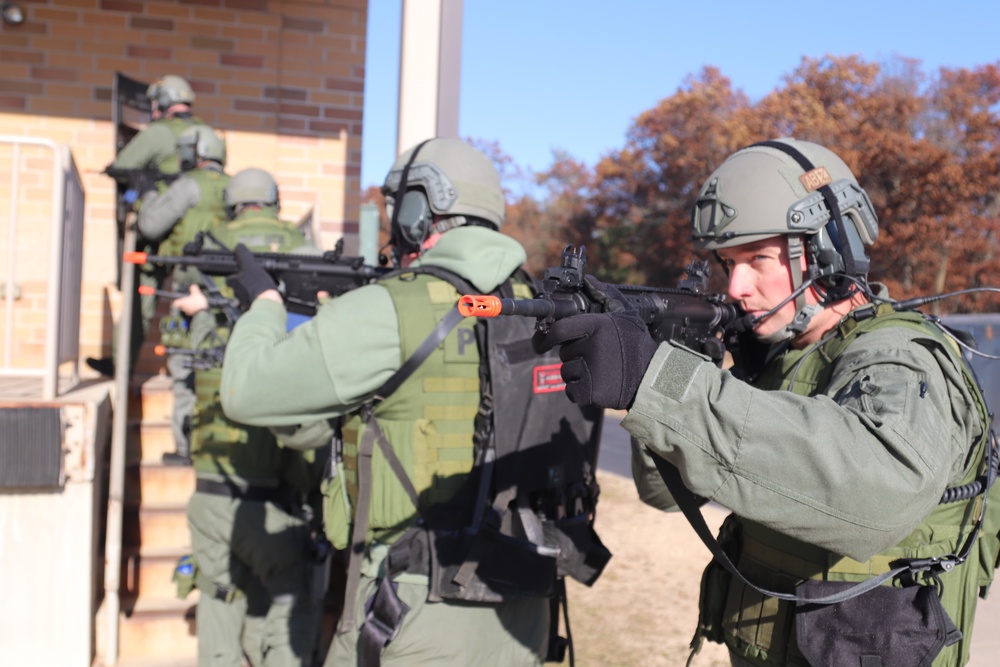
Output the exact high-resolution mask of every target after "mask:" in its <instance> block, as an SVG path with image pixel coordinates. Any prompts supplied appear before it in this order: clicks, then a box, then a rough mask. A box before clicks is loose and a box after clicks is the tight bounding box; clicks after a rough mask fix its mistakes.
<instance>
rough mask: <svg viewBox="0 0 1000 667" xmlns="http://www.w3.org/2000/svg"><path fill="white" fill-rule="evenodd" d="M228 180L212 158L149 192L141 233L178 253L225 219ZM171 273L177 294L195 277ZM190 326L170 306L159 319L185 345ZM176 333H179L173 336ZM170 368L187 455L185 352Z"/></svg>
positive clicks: (189, 380)
mask: <svg viewBox="0 0 1000 667" xmlns="http://www.w3.org/2000/svg"><path fill="white" fill-rule="evenodd" d="M227 183H229V176H228V175H226V174H225V173H223V171H222V166H221V165H219V164H218V163H215V162H209V163H208V164H207V165H206V166H204V167H200V168H198V169H193V170H191V171H189V172H187V173H186V174H184V175H183V176H181V177H180V178H178V179H177V180H176V181H174V182H173V183H171V184H170V187H168V188H167V189H166V191H165V192H163V193H162V194H159V193H149V194H148V195H147V196H146V197H144V198H143V204H142V207H141V208H140V209H139V216H138V222H137V224H138V227H139V232H140V233H141V234H142V235H143V236H144V237H145V238H147V239H149V240H150V241H154V242H157V243H159V250H158V251H157V252H158V253H159V254H161V255H180V254H181V253H182V251H183V250H184V245H185V244H186V243H188V242H189V241H193V240H194V238H195V236H196V235H197V234H198V233H199V232H205V231H208V230H210V229H212V228H213V227H215V226H216V225H219V224H221V223H223V222H225V221H226V219H227V216H226V208H225V205H224V203H223V194H224V192H225V188H226V184H227ZM172 277H173V286H174V289H175V290H176V291H178V292H186V291H187V290H188V287H189V286H190V285H191V284H192V283H194V282H196V280H197V278H196V277H195V276H193V275H191V273H190V272H189V271H184V270H177V269H175V270H174V272H173V276H172ZM188 324H189V322H188V319H187V318H186V317H185V316H184V315H182V314H181V313H179V312H176V311H175V310H171V313H170V316H169V317H166V318H163V319H161V320H160V332H161V340H162V342H163V344H164V345H167V346H169V347H187V346H188V345H189V341H188V340H187V336H185V335H183V332H184V331H186V330H187V327H188ZM175 332H177V333H179V334H180V335H172V334H174V333H175ZM167 370H168V371H169V372H170V377H171V379H172V380H173V389H174V411H173V415H172V418H171V422H172V426H173V431H174V442H175V443H176V444H177V448H176V451H177V452H178V453H179V454H184V453H186V452H189V451H190V445H189V443H188V433H187V431H188V428H186V426H187V425H189V424H190V419H191V411H192V410H193V409H194V402H195V396H194V376H193V375H192V374H191V369H190V368H189V367H188V366H187V364H186V359H185V356H184V355H170V356H168V357H167Z"/></svg>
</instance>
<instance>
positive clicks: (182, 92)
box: [86, 74, 211, 376]
mask: <svg viewBox="0 0 1000 667" xmlns="http://www.w3.org/2000/svg"><path fill="white" fill-rule="evenodd" d="M146 97H147V98H148V99H149V101H150V104H151V106H152V112H151V117H152V120H151V122H150V123H149V124H148V125H147V126H146V127H145V128H143V129H142V130H141V131H140V132H139V133H138V134H136V135H135V136H134V137H133V138H132V140H131V141H129V142H128V144H126V145H125V146H124V147H122V149H121V150H120V151H119V152H118V154H117V155H116V156H115V159H114V162H112V163H111V167H113V168H115V169H149V170H154V171H158V172H160V173H161V174H178V173H180V171H181V164H180V159H179V157H178V154H177V142H178V139H179V138H180V136H181V134H182V133H183V132H184V131H185V130H186V129H188V128H189V127H202V128H205V129H206V130H208V131H211V128H209V127H208V126H207V125H205V123H204V122H203V121H202V120H201V119H200V118H198V117H197V116H195V115H193V114H192V112H191V105H192V104H193V103H194V98H195V95H194V91H193V90H192V89H191V84H189V83H188V82H187V81H186V80H185V79H183V78H182V77H179V76H177V75H174V74H167V75H166V76H163V77H160V78H159V79H157V80H156V81H154V82H153V83H151V84H150V85H149V88H148V89H147V90H146ZM164 188H165V186H164V185H163V183H162V181H161V182H159V184H158V185H157V187H156V188H155V190H154V191H161V190H163V189H164ZM144 194H146V193H144V192H135V191H129V192H127V193H126V201H128V202H129V203H132V202H135V204H134V206H135V207H136V208H137V209H138V208H139V205H140V204H141V202H140V201H138V200H139V198H141V197H142V196H143V195H144ZM137 279H138V283H139V284H140V285H144V286H146V287H151V288H158V287H159V286H160V283H161V282H162V276H161V275H159V274H158V273H157V272H156V271H155V270H152V269H151V268H148V267H146V268H144V269H143V270H140V271H138V272H137ZM138 301H139V313H138V318H136V319H137V320H138V321H137V322H136V324H139V325H140V327H141V329H140V330H139V331H134V333H133V335H132V339H131V342H132V349H131V350H130V354H131V357H130V359H131V361H132V363H134V362H135V358H136V356H137V355H138V352H139V349H140V347H141V346H142V341H143V340H144V339H145V337H146V332H147V331H149V323H150V322H151V321H152V320H153V316H154V315H155V314H156V299H155V297H151V296H145V295H143V296H141V297H139V299H138ZM112 348H113V357H114V358H113V359H108V358H105V359H94V358H88V359H87V360H86V361H87V365H88V366H90V367H91V368H93V369H94V370H96V371H98V372H99V373H101V374H103V375H108V376H113V375H114V374H115V363H116V361H115V360H116V359H117V357H118V346H117V340H113V341H112Z"/></svg>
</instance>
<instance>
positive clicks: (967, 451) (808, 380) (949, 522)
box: [622, 314, 997, 667]
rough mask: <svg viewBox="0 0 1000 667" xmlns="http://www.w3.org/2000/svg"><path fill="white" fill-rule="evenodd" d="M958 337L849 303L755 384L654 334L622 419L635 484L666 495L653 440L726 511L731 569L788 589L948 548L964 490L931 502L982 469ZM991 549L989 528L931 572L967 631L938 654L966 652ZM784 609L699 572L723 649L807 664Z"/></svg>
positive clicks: (712, 633) (706, 629)
mask: <svg viewBox="0 0 1000 667" xmlns="http://www.w3.org/2000/svg"><path fill="white" fill-rule="evenodd" d="M881 317H895V318H899V317H900V316H898V315H896V316H893V315H891V314H886V315H884V316H883V315H880V317H879V318H874V319H875V320H879V319H880V318H881ZM918 321H919V320H918ZM859 332H860V333H859ZM956 349H957V348H955V347H954V346H953V345H952V344H950V343H949V342H947V341H945V340H944V339H943V337H942V336H941V334H940V333H939V332H936V331H934V330H932V328H931V327H929V326H928V325H926V324H922V323H921V324H918V325H913V326H910V325H907V324H906V323H905V322H901V321H900V320H894V321H892V322H890V323H889V325H888V326H886V325H878V326H875V325H874V324H872V323H869V324H864V325H862V327H859V326H858V321H856V320H855V319H854V318H853V317H847V318H845V319H844V320H842V321H841V324H840V325H839V326H838V327H837V328H836V330H835V335H833V337H832V338H830V339H824V341H821V342H820V343H818V344H816V345H813V346H810V347H809V348H807V349H805V350H793V349H787V350H785V351H784V352H783V353H782V354H779V355H777V356H776V358H774V359H773V360H772V361H771V362H770V363H769V364H768V366H767V367H766V368H765V370H764V372H763V373H762V375H761V377H760V378H759V379H758V380H757V381H756V386H751V385H749V384H747V383H745V382H742V381H740V380H737V379H736V378H734V377H733V376H732V375H730V374H729V373H728V372H727V371H723V370H720V369H718V368H716V367H715V366H714V365H713V364H711V363H708V362H707V361H706V360H705V359H704V358H702V357H701V356H699V355H697V354H695V353H693V352H691V351H689V350H687V349H685V348H683V347H681V346H678V345H675V344H673V343H666V344H663V345H661V346H660V348H659V350H658V351H657V353H656V355H655V356H654V358H653V360H652V362H651V363H650V365H649V367H648V369H647V371H646V374H645V376H644V377H643V380H642V383H641V385H640V388H639V391H638V394H637V396H636V399H635V402H634V404H633V406H632V408H631V410H630V411H629V414H628V416H627V417H626V418H625V419H624V420H623V421H622V425H623V426H624V427H625V428H626V429H627V430H628V431H629V432H630V433H631V434H632V435H633V437H634V439H633V446H634V451H633V474H634V478H635V481H636V485H637V487H638V489H639V494H640V497H641V498H642V499H643V500H644V501H645V502H647V503H649V504H651V505H653V506H655V507H659V508H661V509H672V506H673V500H672V498H671V497H670V494H669V493H668V492H666V490H665V488H664V485H663V482H662V479H661V478H660V477H659V475H658V473H656V471H655V469H654V468H653V465H652V460H651V459H650V454H649V451H651V452H653V453H654V454H656V455H659V456H662V457H663V458H665V459H666V460H668V461H670V462H672V463H674V464H676V465H677V466H678V467H679V468H680V470H681V474H682V477H683V480H684V483H685V485H686V486H687V487H688V488H689V489H690V490H691V491H692V492H693V493H695V494H697V495H699V496H702V497H704V498H707V499H710V500H714V501H715V502H718V503H719V504H721V505H723V506H725V507H727V508H729V509H731V510H732V511H733V515H732V516H731V517H730V518H729V519H728V520H727V521H726V523H725V525H724V527H723V529H722V531H721V533H720V542H722V543H723V544H724V545H725V546H726V547H727V548H728V549H732V550H733V551H734V553H735V554H737V558H735V559H734V561H735V562H737V563H738V565H739V567H740V570H741V572H743V573H744V575H745V576H747V578H748V579H750V581H753V582H755V583H757V584H758V585H760V586H762V587H764V588H770V589H772V590H775V589H777V590H780V591H782V592H786V593H790V592H793V589H794V586H795V584H796V583H798V582H799V581H801V580H803V579H806V578H819V579H829V580H838V581H861V580H864V579H867V578H869V577H870V576H872V575H873V574H878V573H881V572H885V571H888V569H889V565H888V562H889V561H890V560H892V559H894V558H900V557H903V556H906V557H925V556H929V555H935V556H939V555H943V554H947V553H958V551H959V549H960V547H961V545H962V542H963V540H962V536H963V535H967V531H968V529H969V528H970V527H971V522H970V521H968V520H964V521H963V512H964V511H965V510H967V509H968V508H969V507H971V506H972V505H970V503H968V502H967V503H954V504H952V505H941V506H939V504H938V501H939V500H940V499H941V497H942V492H943V491H944V490H945V488H946V487H952V486H957V485H960V484H964V483H967V482H968V481H970V478H971V476H974V475H975V474H976V473H977V470H978V468H977V466H978V465H979V464H980V463H981V460H982V454H981V452H982V450H981V449H978V448H977V447H979V446H981V443H982V439H983V435H984V420H983V415H982V414H981V412H980V409H981V407H982V401H981V400H978V399H977V396H978V392H976V391H975V390H970V388H969V387H968V386H967V382H966V378H965V376H963V373H962V368H961V360H960V357H959V355H958V354H957V352H956ZM644 448H648V450H649V451H645V449H644ZM971 502H972V503H975V502H978V500H976V501H971ZM962 531H966V532H962ZM994 532H995V531H994ZM996 549H997V546H996V539H995V536H989V535H987V536H984V537H983V539H981V540H980V541H979V543H978V545H977V547H976V549H974V550H973V553H972V555H971V556H970V558H969V561H968V562H967V563H966V564H965V565H962V566H959V567H958V568H956V569H955V570H953V571H951V572H946V573H943V574H942V575H941V576H940V582H941V588H942V603H943V605H944V608H945V610H946V611H947V612H948V614H949V616H951V618H952V619H953V620H954V622H955V623H956V624H957V625H958V626H959V628H960V629H961V630H962V632H963V633H964V634H965V638H964V640H962V641H961V642H959V643H957V644H954V645H952V646H949V647H946V648H945V649H944V650H943V651H942V653H941V654H940V655H939V657H938V659H937V660H935V662H934V665H935V667H944V666H946V665H948V666H952V665H961V664H964V663H965V661H966V660H967V658H968V650H969V640H970V639H971V635H972V621H973V617H974V612H975V595H976V593H977V592H978V590H979V586H980V585H987V584H988V583H989V579H991V578H992V565H993V563H994V562H995V558H996ZM980 559H982V560H983V562H989V564H990V565H989V568H988V571H989V574H988V575H983V572H984V571H985V570H983V571H981V570H980ZM791 614H792V605H791V603H788V602H784V601H779V600H776V599H774V598H769V597H761V596H760V595H759V594H757V593H756V592H755V591H753V590H751V589H746V588H744V586H743V585H742V584H741V583H739V582H733V581H731V579H730V577H729V575H728V573H725V572H724V571H723V570H722V569H721V567H720V566H718V565H717V564H714V563H713V564H711V565H710V566H709V569H708V570H707V571H706V575H705V582H704V583H703V590H702V617H701V620H700V628H699V633H700V634H701V635H704V636H708V637H709V639H712V640H715V641H724V642H725V643H726V644H727V645H728V646H729V647H730V651H731V652H732V653H733V654H734V664H753V665H758V664H759V665H805V664H807V663H806V662H805V661H804V659H803V658H802V656H801V654H800V653H799V651H798V647H797V646H796V642H795V628H794V619H793V617H792V616H791Z"/></svg>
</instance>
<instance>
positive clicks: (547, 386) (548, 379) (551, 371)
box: [534, 364, 566, 394]
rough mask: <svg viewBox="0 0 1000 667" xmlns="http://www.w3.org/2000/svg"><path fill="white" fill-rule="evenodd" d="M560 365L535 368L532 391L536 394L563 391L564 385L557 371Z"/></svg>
mask: <svg viewBox="0 0 1000 667" xmlns="http://www.w3.org/2000/svg"><path fill="white" fill-rule="evenodd" d="M560 368H562V364H549V365H548V366H535V368H534V377H535V381H534V385H535V386H534V390H535V393H536V394H547V393H549V392H553V391H564V390H565V389H566V383H565V382H563V379H562V375H560V374H559V369H560Z"/></svg>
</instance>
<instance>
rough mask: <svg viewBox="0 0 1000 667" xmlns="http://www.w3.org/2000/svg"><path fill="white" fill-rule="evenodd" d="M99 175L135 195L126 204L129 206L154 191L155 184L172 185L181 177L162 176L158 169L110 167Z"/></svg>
mask: <svg viewBox="0 0 1000 667" xmlns="http://www.w3.org/2000/svg"><path fill="white" fill-rule="evenodd" d="M101 173H102V174H104V175H105V176H110V177H111V178H113V179H115V181H117V182H118V183H119V184H120V185H122V186H124V187H125V188H126V190H131V191H133V192H134V193H135V196H134V198H133V199H132V200H131V201H129V202H128V203H129V204H131V203H133V202H134V201H135V199H137V198H139V197H141V196H142V195H143V194H145V193H146V192H148V191H149V190H155V189H156V184H157V183H159V182H161V181H162V182H163V183H173V182H174V181H176V180H177V179H178V178H180V177H181V174H164V173H163V172H161V171H160V170H158V169H118V168H116V167H110V166H109V167H106V168H105V169H104V171H102V172H101Z"/></svg>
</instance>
